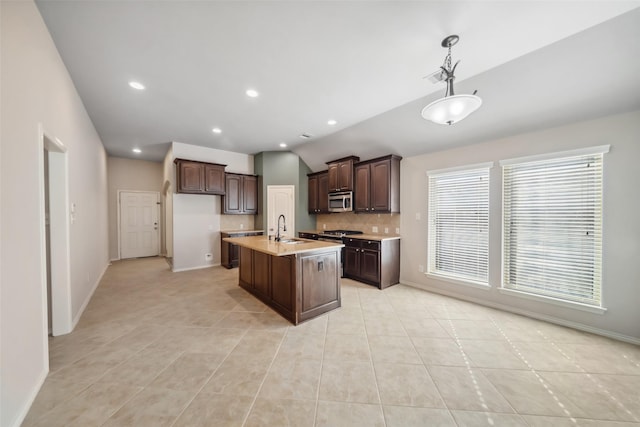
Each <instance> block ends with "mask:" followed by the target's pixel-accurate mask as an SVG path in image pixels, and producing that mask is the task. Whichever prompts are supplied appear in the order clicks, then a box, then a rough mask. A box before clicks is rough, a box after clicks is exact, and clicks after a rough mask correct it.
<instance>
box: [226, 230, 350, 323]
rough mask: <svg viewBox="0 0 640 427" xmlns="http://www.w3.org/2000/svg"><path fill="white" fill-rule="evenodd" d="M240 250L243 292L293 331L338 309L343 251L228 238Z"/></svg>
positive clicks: (312, 243)
mask: <svg viewBox="0 0 640 427" xmlns="http://www.w3.org/2000/svg"><path fill="white" fill-rule="evenodd" d="M224 241H226V242H229V243H232V244H234V245H238V246H239V247H240V262H239V267H240V273H239V284H240V287H242V288H243V289H245V290H246V291H248V292H250V293H251V294H252V295H254V296H255V297H256V298H258V299H260V300H261V301H262V302H264V303H265V304H267V305H268V306H269V307H271V308H273V309H274V310H275V311H277V312H278V313H280V314H281V315H282V316H283V317H284V318H285V319H287V320H289V321H290V322H291V323H293V324H294V325H297V324H299V323H300V322H304V321H306V320H309V319H313V318H314V317H316V316H319V315H320V314H323V313H326V312H327V311H331V310H334V309H336V308H338V307H340V250H341V249H342V247H343V246H344V245H342V244H337V243H330V242H321V241H316V240H308V239H283V240H282V241H280V242H276V241H274V240H269V239H268V238H267V237H266V236H250V237H229V238H225V239H224Z"/></svg>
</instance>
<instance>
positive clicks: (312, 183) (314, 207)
mask: <svg viewBox="0 0 640 427" xmlns="http://www.w3.org/2000/svg"><path fill="white" fill-rule="evenodd" d="M307 177H308V178H309V194H308V198H309V205H308V206H309V213H310V214H319V213H328V212H329V172H328V171H323V172H315V173H310V174H308V175H307Z"/></svg>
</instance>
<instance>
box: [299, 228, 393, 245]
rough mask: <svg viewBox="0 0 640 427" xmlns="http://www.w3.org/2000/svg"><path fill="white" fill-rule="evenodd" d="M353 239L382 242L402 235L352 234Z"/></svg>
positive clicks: (316, 232) (304, 231)
mask: <svg viewBox="0 0 640 427" xmlns="http://www.w3.org/2000/svg"><path fill="white" fill-rule="evenodd" d="M324 231H325V230H300V231H299V233H310V234H322V233H323V232H324ZM345 237H351V238H353V239H360V240H376V241H378V242H382V241H383V240H398V239H400V236H398V235H397V234H351V235H349V236H345Z"/></svg>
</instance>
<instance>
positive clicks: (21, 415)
mask: <svg viewBox="0 0 640 427" xmlns="http://www.w3.org/2000/svg"><path fill="white" fill-rule="evenodd" d="M47 375H49V370H48V369H45V370H43V371H42V372H40V376H39V378H38V381H37V382H36V384H35V386H34V387H33V389H32V390H31V393H29V398H28V399H26V400H25V401H24V406H23V407H22V408H20V411H19V412H18V413H17V414H16V418H15V419H14V420H13V421H11V422H10V423H9V426H12V427H20V425H21V424H22V423H23V422H24V419H25V418H26V417H27V414H28V413H29V410H30V409H31V406H32V405H33V402H35V400H36V397H38V393H40V389H41V388H42V385H43V384H44V382H45V381H46V379H47Z"/></svg>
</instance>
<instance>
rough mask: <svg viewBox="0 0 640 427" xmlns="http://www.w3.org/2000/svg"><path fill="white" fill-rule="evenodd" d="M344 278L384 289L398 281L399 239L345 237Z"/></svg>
mask: <svg viewBox="0 0 640 427" xmlns="http://www.w3.org/2000/svg"><path fill="white" fill-rule="evenodd" d="M343 242H344V277H348V278H350V279H354V280H358V281H360V282H364V283H368V284H370V285H374V286H377V287H378V288H379V289H384V288H386V287H389V286H391V285H395V284H396V283H398V282H399V281H400V239H384V240H366V239H358V238H351V237H346V238H344V239H343Z"/></svg>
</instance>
